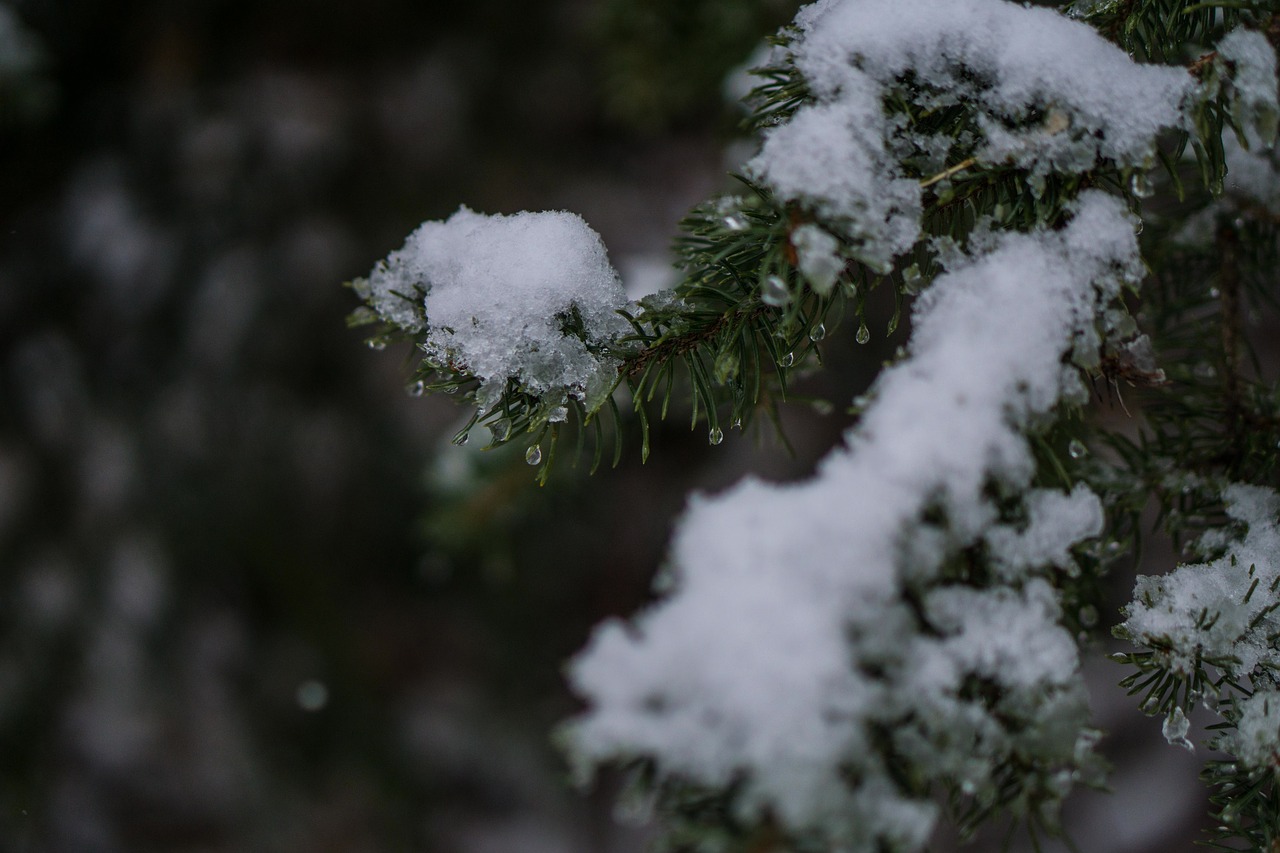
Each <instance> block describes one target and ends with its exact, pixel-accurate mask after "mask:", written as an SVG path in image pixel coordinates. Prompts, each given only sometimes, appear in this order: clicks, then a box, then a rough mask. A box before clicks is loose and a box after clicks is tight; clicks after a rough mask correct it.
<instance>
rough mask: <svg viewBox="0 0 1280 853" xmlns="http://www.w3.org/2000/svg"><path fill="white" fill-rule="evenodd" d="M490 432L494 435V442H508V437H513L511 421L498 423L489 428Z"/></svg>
mask: <svg viewBox="0 0 1280 853" xmlns="http://www.w3.org/2000/svg"><path fill="white" fill-rule="evenodd" d="M489 432H490V433H492V434H493V440H494V441H506V440H507V436H509V435H511V421H508V420H501V421H497V422H496V423H493V424H491V425H490V426H489Z"/></svg>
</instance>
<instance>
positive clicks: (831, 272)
mask: <svg viewBox="0 0 1280 853" xmlns="http://www.w3.org/2000/svg"><path fill="white" fill-rule="evenodd" d="M791 244H792V245H793V246H795V248H796V255H797V261H798V263H797V266H798V267H799V268H800V274H801V275H803V276H804V277H805V279H807V280H808V282H809V284H810V286H812V287H813V289H814V291H815V292H816V293H819V294H821V295H823V296H826V295H827V294H828V293H830V292H831V289H832V288H833V287H835V284H836V278H837V276H839V275H840V273H841V271H843V270H844V266H845V260H844V258H842V257H841V256H840V241H839V240H837V239H836V238H835V237H833V236H831V235H830V234H829V233H827V232H826V231H824V230H823V229H822V228H820V227H818V226H817V225H814V224H812V223H806V224H804V225H801V226H799V227H798V228H796V229H795V230H794V231H792V232H791Z"/></svg>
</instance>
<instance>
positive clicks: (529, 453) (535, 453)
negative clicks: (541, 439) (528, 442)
mask: <svg viewBox="0 0 1280 853" xmlns="http://www.w3.org/2000/svg"><path fill="white" fill-rule="evenodd" d="M524 461H525V462H528V463H529V464H530V465H538V464H540V463H541V462H542V447H541V446H540V445H537V444H535V445H534V446H533V447H530V448H529V449H528V450H526V451H525V452H524Z"/></svg>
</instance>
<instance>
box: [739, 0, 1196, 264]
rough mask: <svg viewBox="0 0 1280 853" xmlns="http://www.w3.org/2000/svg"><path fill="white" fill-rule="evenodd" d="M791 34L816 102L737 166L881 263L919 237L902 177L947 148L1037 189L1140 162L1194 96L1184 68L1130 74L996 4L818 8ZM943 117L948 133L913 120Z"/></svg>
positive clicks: (1096, 39) (928, 0) (1000, 1)
mask: <svg viewBox="0 0 1280 853" xmlns="http://www.w3.org/2000/svg"><path fill="white" fill-rule="evenodd" d="M796 26H797V28H798V35H797V37H796V40H795V42H794V43H792V44H791V45H790V46H789V50H790V52H791V54H792V56H793V57H794V62H795V65H796V67H797V68H798V70H799V71H800V72H801V73H802V74H803V75H804V79H805V82H806V83H807V84H808V87H809V89H810V92H811V94H812V96H813V98H814V100H813V102H812V103H809V104H808V105H806V106H803V107H801V108H800V109H799V110H798V111H797V112H796V113H795V115H793V116H792V117H791V119H790V121H788V122H787V123H785V124H783V125H780V126H778V127H776V128H773V129H771V130H769V131H768V132H767V133H766V137H765V142H764V146H763V148H762V150H761V151H760V153H759V154H758V155H757V156H756V158H755V159H754V160H752V161H751V162H750V163H749V164H748V167H747V168H748V172H749V173H750V174H752V175H754V176H755V177H756V178H757V179H759V180H760V181H761V182H763V183H764V184H765V185H766V186H768V187H770V188H771V189H772V190H773V191H774V192H775V193H777V194H778V196H779V197H781V198H783V199H785V200H788V201H798V202H801V203H803V204H807V205H811V206H812V207H813V208H814V210H815V212H816V213H817V214H818V215H819V216H822V217H824V218H826V219H828V220H831V221H832V224H833V225H839V226H840V227H841V230H842V231H843V232H844V233H845V236H847V237H848V238H849V239H850V240H852V241H853V242H854V243H855V245H857V246H858V247H859V259H860V260H863V261H865V262H866V263H868V264H870V265H872V266H878V267H881V268H884V267H886V266H887V265H888V264H889V263H891V262H892V260H893V258H894V256H895V255H898V254H901V253H902V252H904V251H906V250H907V249H909V248H910V247H911V246H912V245H914V244H915V242H916V240H917V239H918V238H919V234H920V226H919V220H920V212H921V186H920V183H919V178H918V177H913V174H912V173H915V174H916V175H919V176H920V177H924V176H927V175H929V174H930V173H931V172H938V171H940V170H942V169H943V167H944V166H945V164H946V163H947V162H953V161H954V160H958V159H960V157H963V156H964V154H963V153H961V154H960V155H959V157H957V156H955V154H954V152H953V150H952V149H953V147H954V146H955V145H960V146H963V147H964V149H965V150H966V151H972V152H973V156H974V158H975V162H978V163H982V164H987V165H992V166H998V165H1012V166H1016V167H1018V168H1022V169H1028V170H1030V171H1031V173H1032V175H1033V176H1034V177H1035V178H1037V179H1038V180H1039V181H1040V182H1041V185H1042V182H1043V179H1044V178H1045V176H1047V175H1049V174H1050V173H1055V172H1057V173H1080V172H1084V171H1087V170H1089V169H1092V168H1094V167H1095V166H1097V165H1099V164H1100V163H1102V162H1103V161H1112V162H1114V163H1115V164H1117V165H1119V166H1121V167H1133V168H1145V167H1147V166H1148V165H1149V163H1150V161H1151V160H1152V159H1153V157H1154V155H1155V147H1154V145H1155V139H1156V136H1157V135H1158V134H1159V133H1160V132H1161V131H1162V130H1164V129H1167V128H1171V127H1176V126H1180V125H1182V123H1183V121H1184V119H1183V113H1182V107H1183V105H1184V102H1185V101H1186V100H1187V98H1188V96H1189V95H1190V94H1191V93H1192V91H1193V89H1194V80H1193V79H1192V78H1191V76H1190V75H1189V74H1187V73H1186V71H1185V70H1184V69H1180V68H1168V67H1163V66H1155V65H1139V64H1137V63H1135V62H1134V61H1133V60H1132V59H1130V58H1129V56H1128V55H1127V54H1126V53H1125V52H1124V51H1122V50H1120V49H1119V48H1118V47H1116V46H1115V45H1113V44H1111V43H1109V42H1107V41H1106V40H1105V39H1103V38H1102V37H1101V36H1099V35H1098V34H1097V33H1096V32H1095V31H1094V30H1093V29H1092V28H1090V27H1089V26H1088V25H1086V24H1083V23H1081V22H1078V21H1072V20H1070V19H1068V18H1065V17H1063V16H1062V15H1060V14H1058V13H1057V12H1055V11H1053V10H1051V9H1038V8H1024V7H1023V6H1021V5H1018V4H1014V3H1008V2H1004V0H949V2H946V3H938V2H936V0H820V2H817V3H814V4H812V5H810V6H807V7H805V8H804V9H802V10H801V11H800V13H799V15H797V17H796ZM906 102H910V105H911V106H910V109H906V107H905V104H906ZM951 108H961V109H962V110H963V111H964V115H965V119H964V120H965V128H966V129H965V130H963V131H962V132H961V133H960V134H959V135H958V136H957V135H953V134H954V129H953V128H951V127H944V128H941V129H938V130H937V131H936V132H932V131H929V130H927V129H923V128H922V123H921V122H916V121H914V120H913V119H912V118H911V115H910V113H911V111H912V110H914V111H915V112H916V113H923V112H935V111H939V110H946V109H951ZM949 155H950V156H949ZM907 164H909V169H910V171H908V168H904V165H907Z"/></svg>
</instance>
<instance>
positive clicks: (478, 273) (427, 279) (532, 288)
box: [354, 207, 630, 412]
mask: <svg viewBox="0 0 1280 853" xmlns="http://www.w3.org/2000/svg"><path fill="white" fill-rule="evenodd" d="M354 284H355V287H356V290H357V293H358V294H359V295H360V296H361V297H362V298H364V299H365V300H366V301H367V302H368V303H369V304H370V305H371V306H372V307H373V309H374V310H375V311H376V312H377V314H378V315H379V316H380V317H381V318H382V319H384V320H386V321H387V322H390V323H393V324H394V325H396V326H398V327H400V328H401V329H403V330H405V331H406V332H410V333H418V332H424V331H425V340H424V342H423V348H424V349H425V351H426V353H427V356H428V358H430V359H434V360H436V361H437V362H438V363H440V364H448V365H451V366H452V367H454V368H455V369H457V370H458V371H459V372H464V373H467V374H470V375H473V376H475V377H476V378H478V379H479V380H480V382H481V388H480V391H479V394H478V399H479V402H480V408H481V411H482V412H483V411H484V410H486V409H487V408H488V407H489V406H491V405H492V404H493V403H494V402H495V401H496V400H497V399H498V398H499V397H501V395H502V394H503V392H504V391H505V390H506V388H507V385H508V383H509V382H514V383H516V385H517V386H518V387H519V389H520V390H521V391H524V392H526V393H528V394H531V395H533V396H535V397H539V398H543V399H544V400H545V399H546V398H549V397H550V398H556V399H557V400H558V401H559V403H563V402H564V401H565V400H567V398H568V397H569V396H572V397H575V398H577V399H579V400H583V399H592V398H595V397H599V396H601V395H603V394H606V393H608V392H609V391H610V390H611V389H612V388H613V386H614V383H615V382H616V379H617V375H618V364H619V362H618V361H617V359H615V358H613V357H612V356H611V355H610V354H609V352H608V350H609V347H610V346H612V345H614V344H615V343H616V342H617V340H618V339H619V338H620V337H622V336H623V335H625V334H627V332H629V331H630V326H629V325H628V324H627V322H626V320H625V319H623V318H622V317H621V316H619V315H618V314H617V311H618V309H620V308H622V307H624V306H625V305H626V304H627V298H626V295H625V294H624V292H623V289H622V283H621V281H620V279H619V278H618V274H617V273H616V272H615V271H614V269H613V267H612V266H610V264H609V259H608V256H607V254H606V252H605V247H604V243H603V242H602V241H601V240H600V236H599V235H598V234H596V232H595V231H593V230H592V229H591V228H590V226H588V225H587V224H586V222H584V221H583V220H582V218H581V217H580V216H578V215H577V214H574V213H567V212H563V211H554V212H543V213H527V212H526V213H517V214H514V215H511V216H503V215H500V214H499V215H494V216H486V215H483V214H480V213H475V212H474V211H471V210H468V209H467V208H465V207H464V208H462V209H460V210H459V211H458V212H457V213H455V214H453V216H451V217H449V218H448V219H447V220H445V221H444V222H425V223H423V224H422V225H421V226H420V227H419V228H418V229H417V230H416V231H414V232H413V233H412V234H410V235H409V238H408V239H407V240H406V241H405V244H404V247H403V248H401V249H398V250H396V251H394V252H392V253H391V254H390V255H388V256H387V258H386V259H385V260H384V261H381V262H379V263H378V265H377V266H376V267H375V268H374V270H373V272H372V273H370V275H369V277H368V278H367V279H362V280H360V281H357V282H355V283H354Z"/></svg>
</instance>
